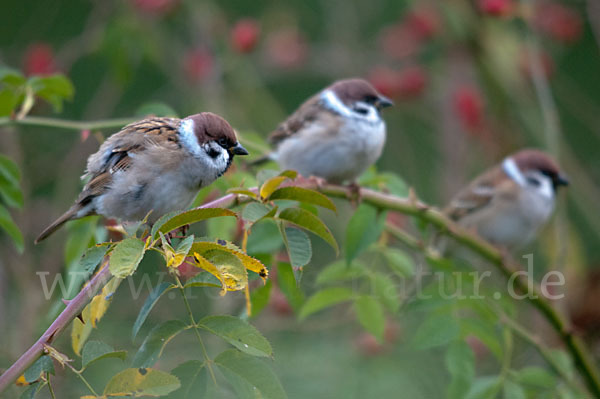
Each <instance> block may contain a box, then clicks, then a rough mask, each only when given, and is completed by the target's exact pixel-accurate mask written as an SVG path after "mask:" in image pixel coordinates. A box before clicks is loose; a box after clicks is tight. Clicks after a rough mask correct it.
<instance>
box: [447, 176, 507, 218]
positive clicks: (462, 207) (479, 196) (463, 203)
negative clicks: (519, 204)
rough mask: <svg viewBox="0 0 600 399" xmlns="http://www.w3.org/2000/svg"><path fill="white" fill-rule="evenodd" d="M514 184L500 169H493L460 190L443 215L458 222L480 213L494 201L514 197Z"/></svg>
mask: <svg viewBox="0 0 600 399" xmlns="http://www.w3.org/2000/svg"><path fill="white" fill-rule="evenodd" d="M515 184H516V183H515V182H514V181H513V180H512V179H510V178H508V177H507V176H506V174H505V173H504V172H503V171H502V169H501V168H500V167H496V168H493V169H492V170H490V171H488V172H487V173H484V174H483V175H481V176H479V177H478V178H476V179H475V180H474V181H473V182H472V183H471V184H469V185H468V186H467V187H465V188H464V189H463V190H461V191H460V192H459V193H458V194H457V195H456V196H455V197H454V198H453V199H452V201H451V202H450V204H449V205H448V206H447V207H446V208H445V209H444V213H445V214H446V215H447V216H448V217H449V218H451V219H452V220H460V219H462V218H463V217H465V216H467V215H469V214H472V213H474V212H478V211H482V210H483V209H484V208H486V207H488V206H489V205H490V204H491V203H492V202H493V201H495V200H498V199H508V197H514V196H515V195H516V194H515V193H516V190H514V185H515Z"/></svg>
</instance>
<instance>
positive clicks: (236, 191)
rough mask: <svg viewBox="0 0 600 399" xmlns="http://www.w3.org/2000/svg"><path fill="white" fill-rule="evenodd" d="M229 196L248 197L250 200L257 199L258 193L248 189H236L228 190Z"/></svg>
mask: <svg viewBox="0 0 600 399" xmlns="http://www.w3.org/2000/svg"><path fill="white" fill-rule="evenodd" d="M226 192H227V194H242V195H247V196H248V197H250V198H256V193H255V192H253V191H250V190H248V189H247V188H242V187H236V188H229V189H227V191H226Z"/></svg>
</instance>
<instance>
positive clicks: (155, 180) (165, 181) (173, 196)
mask: <svg viewBox="0 0 600 399" xmlns="http://www.w3.org/2000/svg"><path fill="white" fill-rule="evenodd" d="M247 154H248V151H246V149H245V148H244V147H242V146H241V145H240V144H239V143H238V141H237V139H236V136H235V132H234V131H233V128H232V127H231V126H230V125H229V123H227V121H226V120H225V119H223V118H221V117H220V116H218V115H215V114H212V113H210V112H204V113H201V114H196V115H191V116H188V117H187V118H184V119H176V118H148V119H144V120H142V121H139V122H135V123H132V124H130V125H127V126H125V127H124V128H123V129H121V131H120V132H118V133H115V134H113V135H112V136H110V137H109V138H108V139H107V140H106V141H105V142H104V143H103V144H102V146H100V149H99V150H98V152H96V153H95V154H92V155H91V156H90V157H89V158H88V162H87V170H86V173H85V175H84V176H83V178H89V181H88V183H87V184H86V185H85V187H84V188H83V191H82V192H81V194H79V197H78V198H77V201H75V204H74V205H73V206H72V207H71V208H70V209H69V210H68V211H67V212H65V214H64V215H62V216H61V217H59V218H58V219H57V220H56V221H55V222H54V223H52V224H51V225H50V226H49V227H48V228H46V230H44V231H43V232H42V234H40V236H39V237H38V238H37V239H36V240H35V242H36V243H38V242H40V241H41V240H43V239H45V238H46V237H48V236H49V235H50V234H52V233H53V232H54V231H56V230H57V229H58V228H59V227H60V226H62V225H63V224H64V223H65V222H67V221H69V220H73V219H79V218H82V217H84V216H88V215H95V214H98V215H102V216H105V217H109V218H117V219H121V220H123V221H137V220H142V219H143V218H144V217H145V216H146V215H147V214H148V213H149V212H150V211H152V213H150V216H149V222H150V223H153V222H155V221H156V220H157V219H158V218H159V217H160V216H162V215H164V214H165V213H167V212H171V211H175V210H180V209H185V208H186V207H188V206H189V205H190V203H191V202H192V200H193V199H194V197H195V195H196V193H197V192H198V190H199V189H200V188H202V187H204V186H207V185H209V184H210V183H212V182H213V181H214V180H215V179H217V178H218V177H219V176H221V175H222V174H223V173H225V171H226V170H227V168H229V165H231V162H232V160H233V156H234V155H247Z"/></svg>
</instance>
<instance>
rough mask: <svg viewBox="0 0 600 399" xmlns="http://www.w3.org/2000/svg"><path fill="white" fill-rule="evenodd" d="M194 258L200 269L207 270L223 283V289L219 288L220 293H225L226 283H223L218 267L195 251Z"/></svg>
mask: <svg viewBox="0 0 600 399" xmlns="http://www.w3.org/2000/svg"><path fill="white" fill-rule="evenodd" d="M194 260H195V261H196V266H198V267H201V268H202V269H204V270H206V271H207V272H209V273H210V274H212V275H213V276H215V277H216V278H218V279H219V281H220V282H221V284H222V285H223V289H222V290H221V295H225V294H226V293H227V285H226V284H225V280H224V278H223V276H222V275H221V272H220V271H219V269H217V267H216V266H215V265H213V264H212V263H210V262H209V261H208V259H206V258H204V257H203V256H201V255H200V254H198V253H197V252H194Z"/></svg>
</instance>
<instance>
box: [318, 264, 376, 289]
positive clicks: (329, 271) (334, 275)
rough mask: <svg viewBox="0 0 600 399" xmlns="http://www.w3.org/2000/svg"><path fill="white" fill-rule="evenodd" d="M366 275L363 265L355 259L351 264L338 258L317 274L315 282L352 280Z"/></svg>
mask: <svg viewBox="0 0 600 399" xmlns="http://www.w3.org/2000/svg"><path fill="white" fill-rule="evenodd" d="M367 275H368V273H367V268H366V267H365V265H364V264H363V263H362V262H360V261H358V260H355V261H354V262H352V263H351V264H349V265H348V264H346V261H343V260H339V261H337V262H333V263H332V264H330V265H328V266H327V267H325V268H324V269H323V270H321V272H319V274H318V275H317V280H316V283H317V284H326V283H331V282H336V281H348V280H354V279H358V278H362V277H366V276H367Z"/></svg>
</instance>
